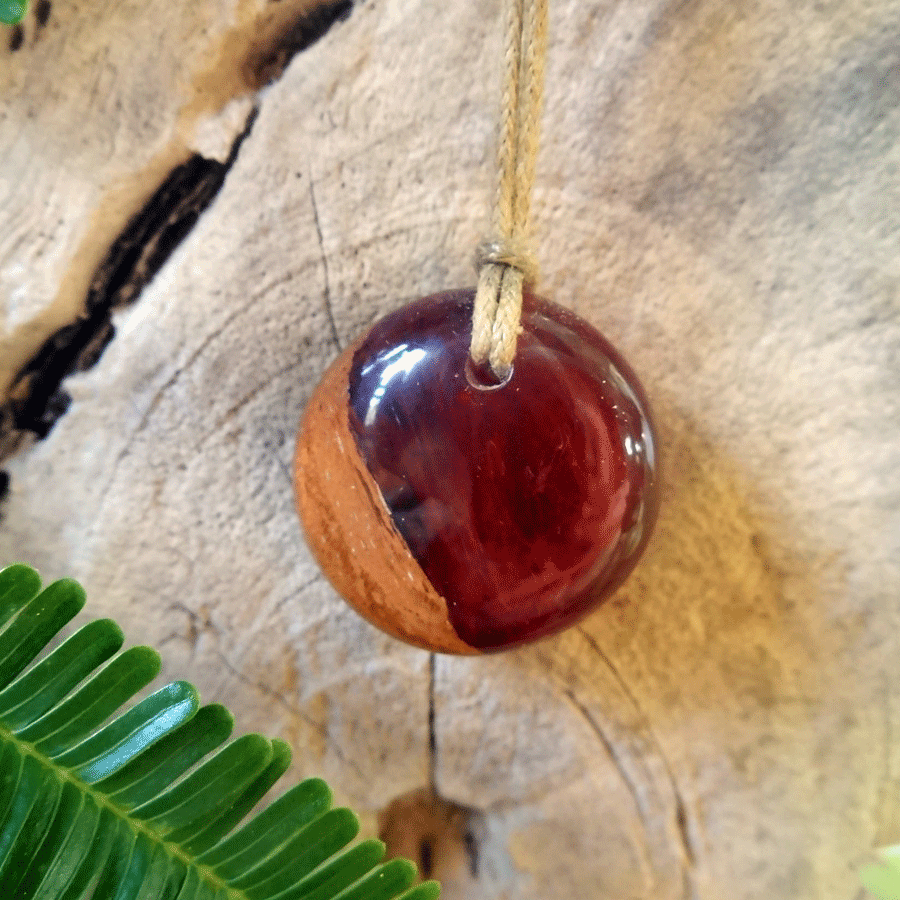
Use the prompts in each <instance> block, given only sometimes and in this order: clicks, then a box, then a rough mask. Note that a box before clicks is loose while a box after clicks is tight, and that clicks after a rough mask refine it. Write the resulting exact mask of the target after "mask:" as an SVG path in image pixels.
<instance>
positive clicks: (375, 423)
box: [294, 290, 658, 653]
mask: <svg viewBox="0 0 900 900" xmlns="http://www.w3.org/2000/svg"><path fill="white" fill-rule="evenodd" d="M474 293H475V292H474V291H473V290H460V291H449V292H446V293H442V294H436V295H434V296H432V297H426V298H424V299H422V300H418V301H416V302H414V303H412V304H410V305H408V306H406V307H404V308H402V309H400V310H398V311H397V312H395V313H392V314H390V315H388V316H386V317H385V318H384V319H381V320H380V321H379V322H377V323H376V324H375V325H374V326H373V327H372V328H371V329H370V330H369V331H368V332H367V333H366V334H364V335H363V336H362V337H361V338H360V339H359V340H357V341H356V343H355V344H353V345H352V346H351V347H348V348H347V349H346V350H345V351H344V352H343V353H342V354H341V355H340V356H339V357H338V358H337V359H336V360H335V362H334V363H333V364H332V366H331V367H330V368H329V369H328V371H327V372H326V373H325V376H324V377H323V379H322V381H321V383H320V384H319V386H318V387H317V389H316V391H315V393H314V394H313V396H312V398H311V399H310V402H309V405H308V407H307V410H306V413H305V416H304V419H303V423H302V427H301V432H300V437H299V440H298V443H297V452H296V456H295V461H294V478H295V486H296V494H297V505H298V508H299V511H300V516H301V518H302V520H303V524H304V527H305V530H306V534H307V539H308V541H309V544H310V547H311V548H312V551H313V553H314V554H315V556H316V558H317V560H318V562H319V564H320V565H321V567H322V569H323V571H324V572H325V574H326V575H327V576H328V578H329V579H330V580H331V582H332V584H333V585H334V586H335V588H336V589H337V591H338V592H339V593H340V594H341V595H342V596H343V597H344V598H345V599H346V600H347V601H348V602H349V603H350V604H351V605H352V606H353V607H355V608H356V609H357V610H358V611H359V612H360V613H361V614H362V615H363V616H365V617H366V618H367V619H369V621H371V622H373V623H374V624H375V625H377V626H378V627H380V628H382V629H383V630H384V631H387V632H388V633H389V634H392V635H394V636H395V637H398V638H401V639H402V640H405V641H408V642H409V643H412V644H415V645H417V646H419V647H423V648H425V649H428V650H435V651H440V652H448V653H477V652H484V651H489V650H498V649H502V648H505V647H510V646H514V645H517V644H522V643H525V642H527V641H531V640H535V639H537V638H540V637H543V636H545V635H549V634H552V633H554V632H556V631H559V630H561V629H563V628H565V627H567V626H569V625H572V624H573V623H575V622H576V621H578V620H579V619H580V618H582V617H583V616H585V615H586V614H587V613H588V612H590V611H591V610H592V609H594V608H595V607H596V606H597V605H598V604H600V603H601V602H602V601H603V600H604V599H606V598H608V597H609V596H610V594H612V593H613V592H614V591H615V589H616V588H617V587H618V586H619V585H620V584H621V583H622V581H623V580H624V579H625V577H626V576H627V575H628V573H629V572H630V571H631V570H632V568H633V567H634V566H635V564H636V563H637V560H638V558H639V556H640V554H641V552H642V550H643V548H644V546H645V545H646V543H647V539H648V537H649V535H650V531H651V529H652V527H653V523H654V520H655V518H656V513H657V507H658V485H657V478H656V466H657V459H656V439H655V436H654V431H653V425H652V421H651V418H650V412H649V409H648V405H647V401H646V398H645V396H644V392H643V390H642V388H641V386H640V384H639V383H638V380H637V378H636V377H635V375H634V373H633V372H632V371H631V369H630V367H629V366H628V365H627V363H625V361H624V360H623V359H622V357H621V356H620V355H619V354H618V353H617V352H616V350H615V349H614V348H613V347H612V346H611V345H610V344H609V342H608V341H607V340H606V339H605V338H603V336H602V335H600V333H599V332H597V331H596V330H595V329H594V328H593V327H592V326H591V325H589V324H588V323H587V322H585V321H584V320H582V319H580V318H579V317H577V316H576V315H574V314H573V313H571V312H570V311H568V310H567V309H565V308H563V307H561V306H557V305H556V304H554V303H550V302H548V301H547V300H543V299H541V298H539V297H536V296H533V295H531V294H529V293H528V292H527V291H526V292H525V296H524V303H523V310H522V332H521V334H520V337H519V342H518V348H517V351H516V357H515V361H514V365H513V370H512V372H511V374H510V376H509V377H508V378H507V380H506V381H505V382H504V383H503V384H499V385H498V384H494V383H491V382H490V381H489V380H488V379H485V378H483V377H482V375H481V374H480V373H479V372H477V371H474V370H473V367H472V366H471V363H470V360H469V355H468V354H469V340H470V335H471V317H472V304H473V300H474Z"/></svg>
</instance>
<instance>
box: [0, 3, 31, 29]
mask: <svg viewBox="0 0 900 900" xmlns="http://www.w3.org/2000/svg"><path fill="white" fill-rule="evenodd" d="M26 12H28V0H0V22H2V23H3V24H4V25H18V24H19V22H21V21H22V19H23V18H24V17H25V13H26Z"/></svg>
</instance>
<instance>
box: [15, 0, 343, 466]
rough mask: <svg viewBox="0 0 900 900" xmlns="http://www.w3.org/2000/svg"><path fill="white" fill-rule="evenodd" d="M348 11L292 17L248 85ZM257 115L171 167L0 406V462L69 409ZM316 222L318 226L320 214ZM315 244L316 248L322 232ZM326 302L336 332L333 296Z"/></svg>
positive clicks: (262, 79)
mask: <svg viewBox="0 0 900 900" xmlns="http://www.w3.org/2000/svg"><path fill="white" fill-rule="evenodd" d="M44 2H46V0H44ZM47 7H48V9H49V4H47ZM352 10H353V2H352V0H337V2H334V3H328V4H323V5H322V6H319V7H316V8H314V9H312V10H306V11H304V13H303V14H302V15H300V16H297V17H294V18H293V20H292V21H291V22H290V23H289V24H287V27H285V28H284V30H283V31H282V32H281V33H280V34H277V35H274V36H271V37H270V38H269V39H267V40H266V41H264V42H263V43H262V44H261V45H259V46H257V47H256V49H254V50H253V51H252V52H251V54H250V57H248V59H247V60H245V62H246V63H247V65H248V67H249V69H250V70H252V71H253V73H254V80H253V84H252V85H249V87H250V88H251V89H252V90H258V89H260V88H261V87H263V86H264V85H266V84H271V83H272V82H273V81H276V80H277V79H278V78H280V77H281V75H282V74H283V73H284V70H285V69H286V67H287V65H288V63H289V62H290V61H291V60H292V59H293V58H294V56H296V55H297V54H298V53H301V52H303V51H304V50H307V49H308V48H309V47H311V46H312V45H313V44H315V43H316V42H317V41H318V40H320V39H321V38H322V37H324V36H325V34H327V33H328V31H329V30H330V29H331V27H332V26H333V25H335V24H336V23H338V22H341V21H344V20H346V19H347V18H348V16H349V15H350V14H351V12H352ZM257 113H258V106H257V107H255V108H254V109H253V111H252V112H251V114H250V116H249V117H248V119H247V122H246V123H245V126H244V129H243V131H242V132H241V133H240V134H239V135H238V136H237V138H236V139H235V141H234V143H233V144H232V147H231V151H230V154H229V156H228V158H227V159H226V160H225V161H224V162H220V161H218V160H215V159H208V158H206V157H204V156H201V155H200V154H195V155H193V156H192V157H190V158H189V159H188V160H186V161H185V162H183V163H181V164H180V165H178V166H176V167H175V168H174V169H173V170H172V171H171V172H170V173H169V175H168V176H167V177H166V178H165V179H164V181H163V182H162V184H160V186H159V187H158V188H157V190H156V191H155V192H154V194H153V196H152V197H151V198H150V199H149V201H147V203H146V204H145V205H144V206H143V208H142V209H141V210H140V211H139V212H138V213H137V214H136V215H135V216H133V217H132V219H131V220H130V221H129V222H128V224H127V225H126V227H125V228H124V230H123V231H122V232H121V234H120V235H119V236H118V237H117V238H116V239H115V240H114V241H113V243H112V244H111V246H110V248H109V250H108V252H107V254H106V256H105V258H104V260H103V261H102V262H101V264H100V265H99V267H98V268H97V270H96V272H95V274H94V276H93V278H92V280H91V282H90V285H89V287H88V291H87V295H86V297H85V301H84V305H83V309H82V311H81V313H80V314H79V315H78V316H77V318H75V320H74V321H72V322H70V323H69V324H67V325H65V326H63V327H62V328H59V329H58V330H57V331H56V332H54V333H53V334H52V335H50V337H48V338H47V339H46V340H45V342H44V343H43V345H42V346H41V347H40V348H39V349H38V350H37V352H36V353H34V354H33V356H32V357H31V359H29V360H28V362H26V363H25V365H24V366H23V367H22V369H21V370H20V371H19V373H18V374H17V376H16V377H15V379H14V380H13V383H12V385H11V387H10V390H9V392H8V394H7V397H5V398H4V401H3V403H2V404H0V462H3V460H5V459H7V458H8V457H9V456H11V455H12V454H14V453H15V452H16V451H17V450H19V449H20V448H21V447H22V446H23V445H24V444H25V443H26V442H27V441H28V439H29V438H32V439H33V438H36V439H38V440H40V439H42V438H44V437H46V436H47V435H48V434H49V433H50V431H51V430H52V429H53V427H54V425H55V424H56V423H57V422H58V421H59V419H60V418H61V417H62V416H63V415H64V414H65V412H66V411H67V410H68V407H69V404H70V401H71V398H70V397H69V395H68V394H67V393H66V391H65V390H64V389H63V387H62V384H63V382H64V380H65V379H66V378H67V377H68V376H69V375H73V374H75V373H78V372H83V371H86V370H88V369H90V368H91V367H92V366H94V365H95V364H96V363H97V361H98V360H99V359H100V357H101V355H102V354H103V351H104V350H105V349H106V347H107V345H108V344H109V342H110V341H111V340H112V339H113V337H114V334H115V330H114V327H113V324H112V316H113V314H114V313H115V312H116V311H117V310H120V309H123V308H124V307H126V306H129V305H130V304H132V303H134V302H135V301H136V300H137V299H138V298H139V296H140V295H141V293H142V291H143V290H144V288H145V287H146V286H147V285H148V284H149V283H150V282H151V281H152V280H153V278H154V276H155V275H156V273H157V272H158V271H159V270H160V269H161V268H162V266H163V265H164V264H165V262H166V260H168V258H169V257H170V256H171V254H172V253H173V251H174V250H175V248H176V247H177V246H178V245H179V244H180V243H181V242H182V241H183V240H184V239H185V238H186V237H187V235H188V234H189V233H190V232H191V231H192V229H193V228H194V226H195V225H196V224H197V221H198V220H199V218H200V216H201V215H202V214H203V212H204V211H205V210H206V209H207V208H208V207H209V206H210V204H211V203H212V202H213V200H214V199H215V198H216V196H217V195H218V193H219V191H220V190H221V188H222V185H223V184H224V182H225V179H226V177H227V175H228V172H229V170H230V169H231V167H232V165H233V164H234V162H235V160H236V158H237V155H238V153H239V151H240V147H241V144H242V143H243V141H244V140H245V139H246V138H247V136H248V135H249V134H250V131H251V130H252V128H253V123H254V120H255V118H256V115H257ZM316 217H317V218H316V226H317V228H318V227H319V223H318V213H316ZM319 239H320V243H321V231H320V233H319ZM326 279H327V269H326ZM326 302H327V304H328V306H329V309H328V313H329V318H330V320H331V325H332V329H333V330H334V333H335V334H336V330H335V329H334V319H333V315H332V313H331V309H330V297H326Z"/></svg>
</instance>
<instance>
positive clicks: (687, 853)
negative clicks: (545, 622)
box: [576, 627, 698, 900]
mask: <svg viewBox="0 0 900 900" xmlns="http://www.w3.org/2000/svg"><path fill="white" fill-rule="evenodd" d="M576 631H577V632H578V633H579V634H580V635H581V636H582V637H583V638H584V640H585V642H586V643H587V644H588V646H589V647H590V648H591V649H592V650H593V652H594V653H595V654H596V656H597V657H598V658H599V659H600V660H601V661H602V662H603V665H604V666H605V667H606V669H607V671H608V672H609V673H610V674H611V675H612V676H613V678H614V679H615V681H616V684H617V685H618V686H619V688H620V689H621V690H622V693H623V694H624V695H625V697H626V699H627V700H628V702H629V704H630V705H631V706H632V708H633V709H634V711H635V712H636V713H637V715H638V721H639V724H640V728H641V731H642V732H643V734H644V735H645V737H646V739H647V741H648V742H649V744H650V745H651V748H652V750H653V753H654V754H655V755H656V756H657V758H658V759H659V761H660V763H661V764H662V767H663V771H664V772H665V776H666V781H667V782H668V785H669V789H670V790H671V792H672V803H673V807H674V809H673V819H674V829H673V830H674V834H675V836H676V838H677V841H678V844H679V846H680V850H681V854H680V855H681V860H682V877H683V882H684V889H683V896H684V898H685V900H690V898H694V897H696V896H698V894H697V888H696V884H695V883H694V871H693V870H694V867H695V866H696V864H697V853H696V849H695V847H694V841H693V838H692V836H691V829H690V820H689V817H688V812H687V804H686V803H685V801H684V797H683V796H682V793H681V790H680V788H679V787H678V782H677V780H676V778H675V773H674V771H673V770H672V766H671V764H670V762H669V759H668V757H667V756H666V754H665V753H664V752H663V749H662V746H661V745H660V743H659V739H658V738H657V736H656V733H655V732H654V730H653V728H652V727H651V725H650V720H649V718H648V717H647V714H646V713H645V712H644V711H643V709H642V708H641V706H640V704H639V703H638V701H637V698H636V697H635V695H634V692H633V691H632V690H631V688H630V687H629V685H628V683H627V682H626V681H625V679H624V678H623V677H622V674H621V672H619V670H618V669H617V668H616V666H615V665H614V664H613V662H612V660H611V659H610V658H609V656H608V655H607V654H606V653H605V652H604V650H603V648H602V647H601V646H600V645H599V644H598V643H597V641H596V640H595V639H594V638H593V637H592V636H591V635H590V634H589V633H588V632H587V631H586V630H585V629H584V628H583V627H577V628H576Z"/></svg>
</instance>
